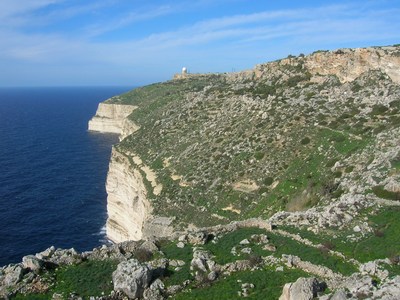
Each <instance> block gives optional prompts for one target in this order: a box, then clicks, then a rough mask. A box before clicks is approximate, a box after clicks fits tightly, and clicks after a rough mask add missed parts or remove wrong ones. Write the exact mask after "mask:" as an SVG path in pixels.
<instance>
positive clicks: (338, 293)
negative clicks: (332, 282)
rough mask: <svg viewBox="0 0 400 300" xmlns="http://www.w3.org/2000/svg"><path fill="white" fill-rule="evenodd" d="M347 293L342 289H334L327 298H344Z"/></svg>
mask: <svg viewBox="0 0 400 300" xmlns="http://www.w3.org/2000/svg"><path fill="white" fill-rule="evenodd" d="M346 299H347V294H346V292H345V291H343V290H338V291H336V292H335V293H334V294H333V295H332V297H331V298H330V299H329V300H346Z"/></svg>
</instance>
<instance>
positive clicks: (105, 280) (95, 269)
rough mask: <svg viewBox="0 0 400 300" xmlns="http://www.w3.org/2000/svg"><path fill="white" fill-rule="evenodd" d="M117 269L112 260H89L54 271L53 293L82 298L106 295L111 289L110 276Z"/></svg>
mask: <svg viewBox="0 0 400 300" xmlns="http://www.w3.org/2000/svg"><path fill="white" fill-rule="evenodd" d="M116 268H117V262H115V261H112V260H103V261H97V260H90V261H85V262H83V263H81V264H79V265H73V266H68V267H64V268H61V269H58V270H57V271H56V278H57V284H56V286H55V288H54V292H55V293H60V294H63V295H64V296H67V295H69V294H70V293H72V292H74V293H76V294H78V295H80V296H82V297H89V296H101V295H102V293H104V294H105V295H108V294H109V293H110V292H111V291H112V289H113V284H112V278H111V274H112V272H114V271H115V269H116Z"/></svg>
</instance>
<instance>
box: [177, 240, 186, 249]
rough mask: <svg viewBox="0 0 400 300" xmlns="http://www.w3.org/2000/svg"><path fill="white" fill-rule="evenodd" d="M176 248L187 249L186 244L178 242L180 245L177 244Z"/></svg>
mask: <svg viewBox="0 0 400 300" xmlns="http://www.w3.org/2000/svg"><path fill="white" fill-rule="evenodd" d="M176 246H177V247H178V248H181V249H182V248H184V247H185V243H184V242H178V244H176Z"/></svg>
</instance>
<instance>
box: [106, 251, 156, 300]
mask: <svg viewBox="0 0 400 300" xmlns="http://www.w3.org/2000/svg"><path fill="white" fill-rule="evenodd" d="M112 279H113V283H114V290H115V291H121V292H123V293H124V294H125V295H127V296H128V297H129V298H130V299H135V298H140V297H142V296H143V292H144V290H145V289H146V288H147V287H148V286H149V284H150V281H151V270H150V268H149V267H148V266H147V265H145V264H141V263H140V262H139V261H138V260H137V259H130V260H128V261H124V262H121V263H120V264H119V265H118V267H117V270H116V271H114V272H113V274H112Z"/></svg>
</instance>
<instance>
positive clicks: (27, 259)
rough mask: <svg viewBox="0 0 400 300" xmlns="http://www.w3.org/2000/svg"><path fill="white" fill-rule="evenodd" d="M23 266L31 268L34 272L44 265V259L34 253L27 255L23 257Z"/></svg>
mask: <svg viewBox="0 0 400 300" xmlns="http://www.w3.org/2000/svg"><path fill="white" fill-rule="evenodd" d="M22 266H23V267H24V268H25V269H30V270H31V271H32V272H35V273H37V272H39V271H40V270H41V269H42V268H43V267H44V261H43V260H41V259H39V258H37V257H36V256H33V255H27V256H24V257H23V258H22Z"/></svg>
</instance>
